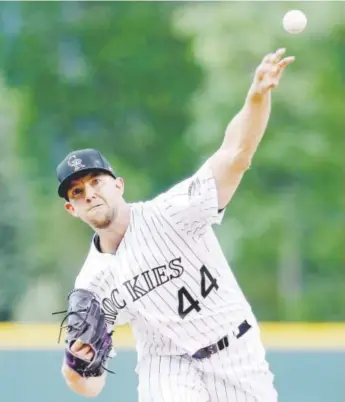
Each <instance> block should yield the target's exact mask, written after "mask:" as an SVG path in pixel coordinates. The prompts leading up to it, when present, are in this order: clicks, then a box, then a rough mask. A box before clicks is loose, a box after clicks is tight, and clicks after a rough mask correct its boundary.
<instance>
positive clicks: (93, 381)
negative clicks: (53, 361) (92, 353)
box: [61, 363, 106, 398]
mask: <svg viewBox="0 0 345 402" xmlns="http://www.w3.org/2000/svg"><path fill="white" fill-rule="evenodd" d="M61 371H62V375H63V377H64V378H65V381H66V384H67V385H68V386H69V388H71V389H72V390H73V391H74V392H76V393H77V394H80V395H82V396H85V397H87V398H93V397H96V396H98V395H99V394H100V393H101V391H102V389H103V387H104V385H105V379H106V373H103V375H101V376H100V377H89V378H83V377H81V376H80V375H79V374H77V373H76V372H75V371H73V370H72V369H71V368H69V367H68V366H67V365H66V364H65V363H64V364H63V366H62V370H61Z"/></svg>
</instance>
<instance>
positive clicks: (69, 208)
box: [65, 201, 78, 218]
mask: <svg viewBox="0 0 345 402" xmlns="http://www.w3.org/2000/svg"><path fill="white" fill-rule="evenodd" d="M65 210H66V211H67V212H68V213H69V214H71V215H72V216H74V217H75V218H78V213H77V211H76V210H75V208H74V207H73V205H72V204H71V203H70V202H69V201H66V202H65Z"/></svg>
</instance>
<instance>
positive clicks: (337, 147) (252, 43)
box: [0, 2, 345, 320]
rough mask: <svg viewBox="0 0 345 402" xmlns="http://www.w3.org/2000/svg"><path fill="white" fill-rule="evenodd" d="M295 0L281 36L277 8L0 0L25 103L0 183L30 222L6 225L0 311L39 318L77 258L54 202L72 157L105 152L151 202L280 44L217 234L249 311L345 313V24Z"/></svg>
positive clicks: (216, 137) (70, 223)
mask: <svg viewBox="0 0 345 402" xmlns="http://www.w3.org/2000/svg"><path fill="white" fill-rule="evenodd" d="M295 6H296V7H295V8H301V9H303V10H305V11H306V12H307V15H308V17H309V26H308V30H307V31H306V32H305V33H303V34H302V35H301V36H289V35H287V34H286V33H284V32H283V31H282V28H281V26H280V24H281V18H282V16H283V14H284V12H285V11H287V10H288V9H289V5H288V4H286V3H270V4H269V5H266V6H265V10H263V7H262V5H261V4H255V3H163V2H162V3H161V2H159V3H157V2H154V3H149V2H148V3H147V2H146V3H145V2H143V3H132V2H128V3H127V2H115V3H111V2H109V3H107V2H104V3H103V2H102V3H101V2H57V3H40V4H35V3H26V2H21V3H2V4H1V6H0V18H1V21H2V24H1V28H0V31H1V32H0V41H1V47H0V52H1V61H0V65H1V67H2V70H3V73H4V75H5V77H6V81H7V83H8V85H9V86H11V87H12V88H18V91H19V92H20V97H19V98H18V99H19V100H18V103H19V104H20V106H21V107H20V119H19V122H18V125H19V127H18V128H17V129H16V130H15V132H13V133H12V132H11V135H12V136H13V138H12V139H11V144H12V143H14V145H13V146H12V147H11V148H10V150H9V151H8V153H9V155H11V158H10V157H9V156H8V158H9V159H11V160H14V161H16V162H17V165H18V169H16V170H13V171H11V172H12V173H11V175H10V176H9V177H8V178H7V181H6V183H4V185H3V187H2V188H3V189H4V188H9V189H11V186H12V183H13V182H16V183H18V188H19V189H20V191H21V193H20V194H21V196H20V200H25V202H23V201H21V204H20V205H22V207H21V208H25V207H24V206H23V205H25V206H26V211H27V214H26V216H27V217H29V218H27V219H25V220H23V221H22V217H21V215H23V214H16V213H15V212H14V211H15V210H13V209H12V210H11V211H10V212H8V213H6V214H3V216H2V219H1V222H2V221H4V224H3V225H2V227H5V226H4V225H6V224H11V225H12V226H13V222H16V223H15V225H14V229H13V235H11V237H10V234H8V236H7V239H8V240H9V241H8V242H2V244H3V248H2V251H1V253H2V255H4V256H7V257H6V258H8V261H11V259H12V260H13V261H15V260H14V258H18V250H21V253H20V254H19V255H21V258H24V256H25V258H26V260H27V262H26V263H25V264H22V265H21V270H22V275H21V281H18V282H17V281H13V275H12V280H11V279H7V278H8V276H6V275H4V274H3V273H5V272H7V273H8V272H9V264H8V263H5V262H4V261H5V259H3V258H2V262H1V264H0V271H1V274H2V277H3V278H5V283H3V284H2V285H1V287H2V288H5V287H7V286H8V287H9V288H11V289H14V290H13V291H12V292H11V293H10V294H8V295H6V296H4V297H3V298H2V299H4V300H6V299H8V298H10V299H11V302H10V303H8V304H7V312H6V314H3V316H2V317H1V316H0V319H6V318H13V317H14V318H17V317H19V318H25V319H41V320H42V319H50V316H49V317H48V314H49V312H50V309H51V308H54V307H56V304H58V302H62V298H63V297H65V294H66V292H67V291H68V290H69V289H70V287H71V286H72V284H73V281H74V278H75V275H76V273H77V271H78V269H79V267H80V265H81V264H82V262H83V259H84V256H85V253H86V252H87V249H88V246H89V239H90V234H91V233H90V231H89V230H88V229H86V228H85V226H84V225H83V224H81V223H77V222H76V221H74V220H72V219H71V218H69V217H67V215H66V214H65V213H64V212H63V211H62V209H63V208H62V201H61V200H60V199H58V198H57V196H56V179H55V166H56V164H57V163H58V162H59V161H60V159H61V158H62V157H63V156H64V155H65V154H66V153H67V152H69V151H70V150H72V149H75V148H81V147H95V148H98V149H100V150H101V151H102V152H104V154H105V155H106V156H107V158H108V159H109V160H110V161H111V162H112V164H113V166H114V167H115V170H117V171H118V174H120V175H121V176H123V177H124V178H125V180H126V197H127V198H128V199H129V200H137V199H146V198H149V197H151V196H154V195H155V194H157V193H158V192H159V191H161V190H163V189H165V188H166V187H168V186H170V185H171V184H173V183H174V182H176V181H178V180H181V179H182V178H183V177H185V176H186V175H187V174H190V173H192V172H193V171H194V170H195V169H196V168H197V167H198V166H199V165H200V163H202V161H203V160H204V159H205V158H206V157H207V156H209V155H210V153H211V152H213V151H214V150H215V149H216V148H217V146H219V144H220V142H221V140H222V136H223V133H224V128H225V127H226V124H227V123H228V121H229V120H230V119H231V118H232V116H233V115H234V114H235V113H236V112H237V111H238V110H239V109H240V107H241V106H242V103H243V100H244V98H245V95H246V91H247V89H248V87H249V85H250V80H251V75H252V72H253V69H254V68H255V67H256V65H257V64H258V63H259V61H260V59H261V57H262V56H263V55H264V54H265V53H267V52H270V51H273V50H275V48H277V47H281V46H286V47H287V48H288V52H289V54H294V55H295V56H296V59H297V60H296V63H295V64H294V65H293V66H291V68H290V69H289V71H287V72H286V74H285V76H284V77H283V80H282V83H281V86H280V88H279V89H278V90H276V91H275V94H274V98H273V112H272V117H271V120H270V125H269V128H268V131H267V133H266V136H265V138H264V141H263V144H262V146H261V147H260V150H259V152H258V154H257V156H256V157H255V159H254V161H253V167H252V169H251V170H250V171H248V172H247V174H246V176H245V179H244V181H243V183H242V185H241V187H240V190H239V191H238V193H237V194H236V196H235V198H234V200H233V201H232V202H231V204H230V206H229V208H228V211H227V215H226V219H225V222H224V225H222V226H221V227H220V228H218V229H217V232H218V233H219V236H220V239H221V242H222V244H223V246H224V249H225V252H226V254H227V256H228V257H229V260H230V262H231V264H232V265H233V268H234V270H235V272H236V275H237V277H238V279H239V282H240V284H241V285H242V287H243V289H244V291H245V293H246V294H247V295H248V298H249V299H250V301H251V302H252V304H253V308H254V311H255V312H256V313H257V314H258V317H259V318H260V319H265V320H300V319H301V320H302V319H303V320H339V319H343V318H345V300H344V297H345V296H344V295H345V292H344V288H345V281H344V280H345V278H344V251H343V250H344V240H345V239H344V214H343V179H344V177H343V173H344V148H343V134H344V132H343V128H344V71H345V65H344V47H345V43H344V37H345V31H344V23H343V22H342V23H341V15H342V14H341V5H338V4H337V3H327V4H326V5H325V4H323V3H319V4H315V3H313V5H308V4H305V3H304V4H303V5H300V7H298V6H299V5H298V4H295ZM8 135H9V134H8V133H7V136H8ZM4 141H9V140H8V138H7V139H6V138H5V139H4ZM0 179H1V178H0ZM10 194H11V192H8V191H6V192H4V193H3V196H5V195H6V197H7V199H6V200H3V202H4V204H9V205H11V201H10V200H9V198H8V197H10ZM12 197H13V196H12ZM14 200H16V201H18V200H17V198H16V197H14ZM12 205H16V204H14V203H13V202H12ZM21 210H22V209H21ZM13 217H15V218H16V219H13ZM23 219H24V218H23ZM1 222H0V223H1ZM18 222H19V223H18ZM8 233H10V232H8ZM23 233H25V236H23ZM13 264H14V265H16V264H15V263H14V262H13ZM17 265H18V264H17ZM17 268H18V267H17ZM13 272H14V273H16V272H17V271H16V270H14V271H13ZM39 275H42V277H41V278H40V276H39ZM42 278H45V280H46V279H47V278H49V280H50V284H48V286H47V287H46V288H45V286H43V287H42V286H41V287H40V286H38V284H39V283H40V281H42V280H43V279H42ZM14 283H18V284H20V286H17V287H14V286H13V284H14ZM25 283H26V284H27V285H28V287H29V288H30V289H31V293H30V292H29V293H27V294H25V293H23V292H24V284H25ZM53 286H54V287H55V292H57V296H56V297H57V298H55V299H54V298H53V300H51V303H55V305H54V307H52V306H51V305H50V304H49V303H48V302H47V300H48V299H49V298H48V295H47V292H48V293H49V289H52V287H53ZM42 288H44V289H48V290H45V291H44V290H43V291H42ZM33 289H34V290H33ZM41 292H42V293H41ZM44 292H46V293H44ZM33 294H36V298H37V300H36V299H35V300H36V301H33V299H34V297H33V296H32V295H33ZM37 295H39V296H37ZM42 299H44V300H45V303H42ZM0 301H1V298H0ZM326 301H327V302H326ZM35 303H36V304H35ZM16 305H17V306H19V308H17V309H15V306H16ZM0 307H1V305H0ZM30 307H31V309H30ZM33 310H34V311H33ZM13 314H14V315H13Z"/></svg>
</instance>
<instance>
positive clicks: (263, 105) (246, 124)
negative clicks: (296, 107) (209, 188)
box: [221, 91, 271, 172]
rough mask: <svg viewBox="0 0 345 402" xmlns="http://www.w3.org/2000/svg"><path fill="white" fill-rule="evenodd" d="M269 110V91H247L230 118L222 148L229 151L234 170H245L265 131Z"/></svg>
mask: <svg viewBox="0 0 345 402" xmlns="http://www.w3.org/2000/svg"><path fill="white" fill-rule="evenodd" d="M270 111H271V94H270V91H268V92H266V93H265V94H264V95H257V94H255V93H252V92H251V91H249V93H248V96H247V98H246V101H245V104H244V106H243V108H242V109H241V111H240V112H239V113H238V114H237V115H236V116H235V117H234V118H233V119H232V120H231V122H230V123H229V125H228V127H227V129H226V132H225V137H224V141H223V144H222V146H221V148H222V150H223V151H224V150H226V151H228V152H229V163H230V165H231V167H232V169H235V170H236V171H240V172H241V171H245V170H247V169H248V168H249V166H250V164H251V160H252V158H253V156H254V154H255V151H256V150H257V148H258V146H259V144H260V141H261V139H262V137H263V135H264V133H265V130H266V127H267V123H268V120H269V116H270Z"/></svg>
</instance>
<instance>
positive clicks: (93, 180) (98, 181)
mask: <svg viewBox="0 0 345 402" xmlns="http://www.w3.org/2000/svg"><path fill="white" fill-rule="evenodd" d="M99 183H100V179H99V178H98V177H94V178H93V179H92V181H91V184H92V185H93V186H97V185H98V184H99Z"/></svg>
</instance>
